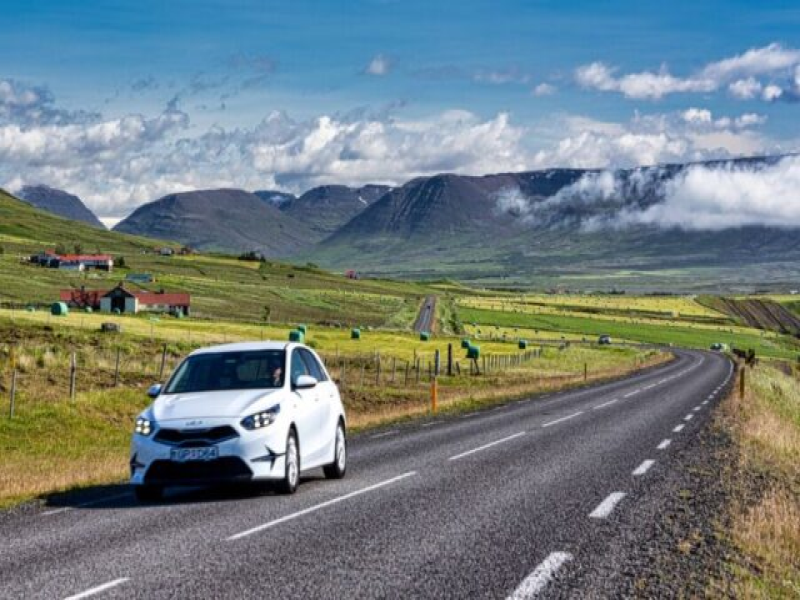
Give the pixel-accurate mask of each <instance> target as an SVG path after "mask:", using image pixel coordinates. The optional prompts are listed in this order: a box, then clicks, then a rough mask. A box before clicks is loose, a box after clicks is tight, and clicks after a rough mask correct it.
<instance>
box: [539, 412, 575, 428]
mask: <svg viewBox="0 0 800 600" xmlns="http://www.w3.org/2000/svg"><path fill="white" fill-rule="evenodd" d="M582 414H583V411H582V410H579V411H578V412H576V413H572V414H571V415H567V416H566V417H561V418H560V419H556V420H555V421H548V422H547V423H542V427H550V425H555V424H556V423H561V422H563V421H567V420H569V419H574V418H575V417H577V416H578V415H582Z"/></svg>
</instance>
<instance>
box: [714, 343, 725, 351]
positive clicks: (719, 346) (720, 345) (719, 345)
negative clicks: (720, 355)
mask: <svg viewBox="0 0 800 600" xmlns="http://www.w3.org/2000/svg"><path fill="white" fill-rule="evenodd" d="M711 349H712V350H714V351H716V352H722V351H723V350H725V344H723V343H721V342H714V343H713V344H711Z"/></svg>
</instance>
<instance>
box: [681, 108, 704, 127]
mask: <svg viewBox="0 0 800 600" xmlns="http://www.w3.org/2000/svg"><path fill="white" fill-rule="evenodd" d="M681 117H682V118H683V120H684V121H686V122H687V123H711V111H710V110H707V109H703V108H689V109H687V110H685V111H684V112H683V114H681Z"/></svg>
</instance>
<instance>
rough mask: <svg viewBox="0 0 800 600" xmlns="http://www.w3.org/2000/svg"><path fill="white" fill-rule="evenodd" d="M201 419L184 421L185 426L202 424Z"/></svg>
mask: <svg viewBox="0 0 800 600" xmlns="http://www.w3.org/2000/svg"><path fill="white" fill-rule="evenodd" d="M202 424H203V422H202V421H186V427H196V426H197V425H202Z"/></svg>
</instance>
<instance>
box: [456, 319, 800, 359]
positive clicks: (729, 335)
mask: <svg viewBox="0 0 800 600" xmlns="http://www.w3.org/2000/svg"><path fill="white" fill-rule="evenodd" d="M458 313H459V318H460V319H461V320H462V321H463V322H465V323H474V324H475V325H476V326H478V325H489V326H500V327H512V328H513V327H517V328H525V329H533V330H534V331H535V332H538V331H556V332H568V333H574V334H582V335H588V336H598V335H602V334H608V335H611V336H612V337H615V338H618V339H625V340H633V341H639V342H644V343H650V344H664V345H668V344H673V345H675V346H682V347H687V348H701V349H708V348H709V346H710V345H711V344H712V343H714V342H721V343H724V344H727V345H728V346H730V347H736V348H743V349H749V348H753V349H754V350H755V351H756V353H757V354H758V355H759V356H770V357H776V358H794V357H796V355H797V353H798V352H800V342H798V341H797V340H795V339H794V338H791V337H789V336H783V335H778V334H774V333H766V332H761V331H759V330H756V329H747V328H735V327H732V328H727V327H726V328H717V329H709V328H708V327H707V326H704V325H690V324H680V325H672V324H669V322H667V321H664V322H662V323H658V324H655V323H648V322H644V321H639V320H627V319H626V320H622V319H602V318H598V317H595V316H593V317H578V316H572V315H558V314H532V313H515V312H505V311H496V310H482V309H473V308H463V307H462V308H459V310H458Z"/></svg>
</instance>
